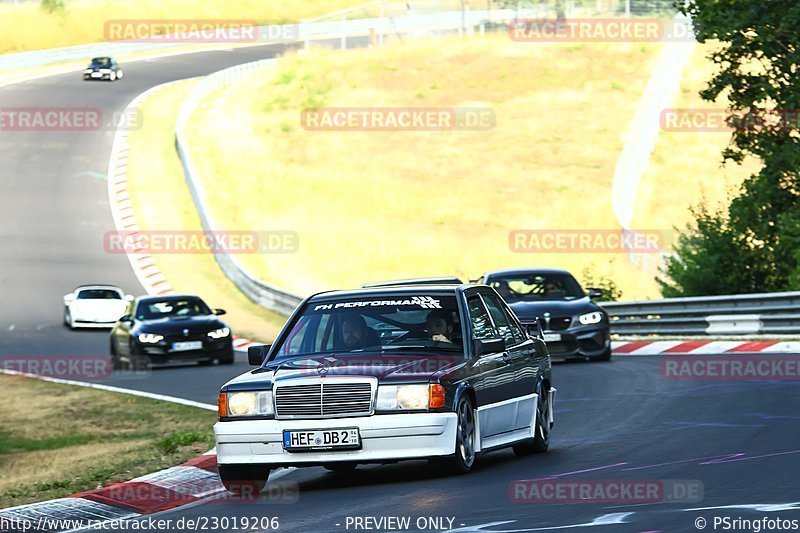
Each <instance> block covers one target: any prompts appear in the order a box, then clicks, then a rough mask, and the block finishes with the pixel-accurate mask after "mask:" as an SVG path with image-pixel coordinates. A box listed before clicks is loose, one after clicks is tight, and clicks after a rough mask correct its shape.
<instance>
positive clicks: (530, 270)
mask: <svg viewBox="0 0 800 533" xmlns="http://www.w3.org/2000/svg"><path fill="white" fill-rule="evenodd" d="M522 274H569V275H570V276H571V275H572V274H571V273H570V272H569V270H564V269H563V268H507V269H500V270H491V271H489V272H487V273H485V274H484V275H483V277H484V278H488V277H490V276H504V275H508V276H518V275H522Z"/></svg>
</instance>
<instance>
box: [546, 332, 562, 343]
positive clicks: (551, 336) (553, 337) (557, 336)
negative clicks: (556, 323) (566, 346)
mask: <svg viewBox="0 0 800 533" xmlns="http://www.w3.org/2000/svg"><path fill="white" fill-rule="evenodd" d="M543 338H544V342H558V341H560V340H561V333H545V334H544V337H543Z"/></svg>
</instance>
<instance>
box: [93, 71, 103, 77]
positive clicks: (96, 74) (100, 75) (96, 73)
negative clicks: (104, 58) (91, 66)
mask: <svg viewBox="0 0 800 533" xmlns="http://www.w3.org/2000/svg"><path fill="white" fill-rule="evenodd" d="M92 77H93V78H102V77H103V73H102V72H92Z"/></svg>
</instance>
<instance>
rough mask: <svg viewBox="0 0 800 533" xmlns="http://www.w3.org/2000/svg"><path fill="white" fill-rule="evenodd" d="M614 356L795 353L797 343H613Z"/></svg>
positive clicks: (799, 344)
mask: <svg viewBox="0 0 800 533" xmlns="http://www.w3.org/2000/svg"><path fill="white" fill-rule="evenodd" d="M611 347H612V351H613V353H614V355H618V356H644V355H660V354H689V355H714V354H723V353H761V352H765V353H766V352H769V353H774V352H778V353H797V352H798V351H800V342H798V341H782V342H779V341H716V340H709V341H703V340H687V341H655V340H653V341H614V342H612V343H611Z"/></svg>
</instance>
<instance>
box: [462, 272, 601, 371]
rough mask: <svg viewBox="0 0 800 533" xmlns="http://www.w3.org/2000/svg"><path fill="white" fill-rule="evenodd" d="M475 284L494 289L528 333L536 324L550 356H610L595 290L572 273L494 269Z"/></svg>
mask: <svg viewBox="0 0 800 533" xmlns="http://www.w3.org/2000/svg"><path fill="white" fill-rule="evenodd" d="M478 282H479V283H485V284H487V285H489V286H491V287H493V288H494V289H495V290H496V291H497V292H498V293H499V294H500V295H501V296H502V297H503V299H505V301H506V302H508V305H509V306H510V307H511V309H513V310H514V313H516V315H517V316H518V317H519V319H520V321H521V322H522V323H523V324H525V326H526V327H527V328H528V330H529V331H530V332H532V333H533V334H536V333H537V332H538V329H539V325H541V328H542V330H543V334H544V335H543V336H544V341H545V342H546V343H547V348H548V349H549V350H550V355H551V356H552V357H553V358H554V359H556V358H557V359H567V358H590V359H593V360H597V361H608V360H610V359H611V337H610V330H609V323H608V314H607V313H606V312H605V311H604V310H603V308H602V307H600V306H599V305H597V304H596V303H595V302H593V301H592V298H597V297H599V296H601V294H602V293H601V292H600V290H599V289H591V288H590V289H588V293H586V292H584V291H583V289H582V288H581V285H580V283H578V281H577V280H576V279H575V278H574V277H573V276H572V274H570V273H569V272H567V271H566V270H561V269H555V268H537V269H516V270H495V271H492V272H488V273H486V274H484V275H483V276H482V277H481V278H479V280H478ZM537 319H538V321H539V322H538V324H537Z"/></svg>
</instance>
